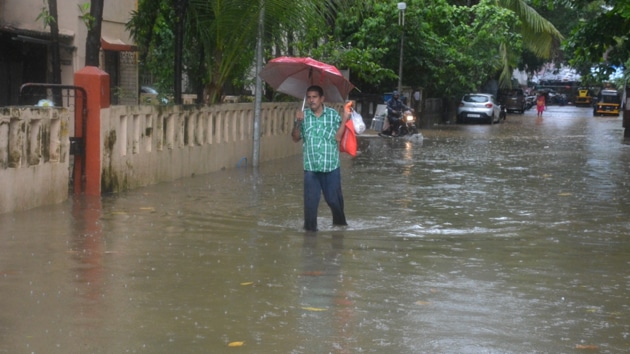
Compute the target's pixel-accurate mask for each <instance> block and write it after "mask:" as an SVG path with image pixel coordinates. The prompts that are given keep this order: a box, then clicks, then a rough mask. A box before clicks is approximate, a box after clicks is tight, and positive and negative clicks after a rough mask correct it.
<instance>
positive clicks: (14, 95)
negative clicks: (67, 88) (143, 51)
mask: <svg viewBox="0 0 630 354" xmlns="http://www.w3.org/2000/svg"><path fill="white" fill-rule="evenodd" d="M83 3H89V1H88V0H86V1H84V2H77V1H73V0H57V8H58V23H59V53H60V61H61V81H62V84H64V85H72V84H73V76H74V73H75V72H76V71H78V70H80V69H81V68H83V67H84V66H85V47H86V38H87V32H88V28H87V26H86V24H85V23H84V21H83V17H84V16H83V15H84V12H87V13H89V7H88V8H86V7H84V6H83ZM136 6H137V5H136V1H135V0H117V1H111V2H108V3H107V4H106V6H105V7H104V10H103V22H102V25H101V56H100V68H101V69H102V70H104V71H105V72H107V73H108V74H109V75H110V85H111V90H110V92H111V98H110V100H111V102H112V103H113V104H136V103H137V102H138V95H139V87H138V65H137V56H136V52H135V47H134V45H133V40H132V39H131V38H130V34H129V32H128V31H127V30H126V29H125V25H126V23H127V22H128V21H129V19H130V18H131V13H132V11H134V10H135V9H136ZM46 10H47V1H42V0H0V106H10V105H20V104H33V103H34V102H29V101H28V99H26V100H24V99H23V98H21V97H20V86H21V85H22V84H24V83H51V82H52V60H51V56H52V54H51V46H52V41H51V39H52V36H51V33H50V27H48V26H45V25H44V21H43V20H42V19H41V18H40V19H38V16H39V15H40V14H41V13H42V12H44V11H46Z"/></svg>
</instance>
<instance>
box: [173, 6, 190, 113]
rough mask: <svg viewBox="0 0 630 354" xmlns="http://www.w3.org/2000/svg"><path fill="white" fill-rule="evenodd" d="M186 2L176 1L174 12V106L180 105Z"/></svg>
mask: <svg viewBox="0 0 630 354" xmlns="http://www.w3.org/2000/svg"><path fill="white" fill-rule="evenodd" d="M186 3H187V1H186V0H177V3H176V5H175V11H176V16H177V22H176V24H175V68H174V71H175V78H174V79H175V82H174V86H173V89H174V91H175V92H174V94H175V104H182V61H183V52H184V19H185V16H186V5H187V4H186Z"/></svg>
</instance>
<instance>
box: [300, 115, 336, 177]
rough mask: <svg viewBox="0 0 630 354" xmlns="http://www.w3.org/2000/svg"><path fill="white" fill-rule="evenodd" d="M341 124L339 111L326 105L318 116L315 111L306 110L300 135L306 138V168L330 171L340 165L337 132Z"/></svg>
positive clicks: (303, 148)
mask: <svg viewBox="0 0 630 354" xmlns="http://www.w3.org/2000/svg"><path fill="white" fill-rule="evenodd" d="M339 125H341V116H340V115H339V113H338V112H337V111H336V110H334V109H332V108H330V107H326V106H324V112H322V115H321V116H320V117H319V118H317V117H316V116H315V114H314V113H313V111H311V110H310V109H307V110H305V111H304V122H303V123H302V129H301V132H300V137H301V138H302V139H304V142H303V143H302V152H303V153H304V170H305V171H312V172H330V171H332V170H334V169H336V168H338V167H339V147H338V145H337V140H335V134H337V130H338V129H339Z"/></svg>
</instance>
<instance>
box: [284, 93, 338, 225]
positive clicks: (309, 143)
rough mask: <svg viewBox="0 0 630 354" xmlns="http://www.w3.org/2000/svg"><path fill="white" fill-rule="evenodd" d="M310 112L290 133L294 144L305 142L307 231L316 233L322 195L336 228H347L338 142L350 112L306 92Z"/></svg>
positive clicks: (301, 113) (299, 117)
mask: <svg viewBox="0 0 630 354" xmlns="http://www.w3.org/2000/svg"><path fill="white" fill-rule="evenodd" d="M306 102H307V104H308V108H307V109H305V110H304V111H301V110H300V111H298V112H297V113H296V119H295V125H294V126H293V130H292V131H291V137H292V138H293V141H294V142H296V143H297V142H299V141H300V140H302V141H303V142H302V151H303V155H304V161H303V163H304V229H305V230H307V231H317V209H318V207H319V200H320V198H321V195H322V193H323V194H324V200H326V203H327V204H328V206H329V207H330V210H331V211H332V223H333V225H338V226H344V225H348V224H347V222H346V215H345V213H344V208H343V194H342V192H341V170H340V162H339V142H340V141H341V136H342V135H343V131H344V128H345V125H346V122H347V121H348V119H349V118H350V112H349V111H344V115H343V117H341V116H340V115H339V113H338V112H337V111H336V110H334V109H332V108H330V107H327V106H325V105H324V90H323V89H322V88H321V87H320V86H310V87H309V88H308V89H307V90H306Z"/></svg>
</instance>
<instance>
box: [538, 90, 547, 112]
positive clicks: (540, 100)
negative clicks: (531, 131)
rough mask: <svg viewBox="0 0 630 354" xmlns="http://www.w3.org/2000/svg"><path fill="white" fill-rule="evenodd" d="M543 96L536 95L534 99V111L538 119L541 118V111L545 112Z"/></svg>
mask: <svg viewBox="0 0 630 354" xmlns="http://www.w3.org/2000/svg"><path fill="white" fill-rule="evenodd" d="M545 105H546V102H545V95H544V94H543V93H540V92H539V93H538V96H537V97H536V111H537V112H538V117H542V115H543V111H544V110H545Z"/></svg>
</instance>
